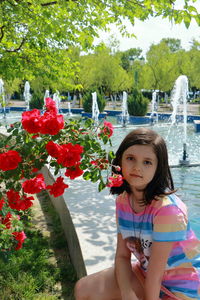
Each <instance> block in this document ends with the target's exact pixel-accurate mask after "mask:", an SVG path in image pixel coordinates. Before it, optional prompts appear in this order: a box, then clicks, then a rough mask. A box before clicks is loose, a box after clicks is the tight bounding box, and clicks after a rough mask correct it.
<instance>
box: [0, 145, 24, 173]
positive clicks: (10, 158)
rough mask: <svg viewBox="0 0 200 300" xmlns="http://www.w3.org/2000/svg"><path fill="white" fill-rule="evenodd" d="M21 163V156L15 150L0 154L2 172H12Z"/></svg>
mask: <svg viewBox="0 0 200 300" xmlns="http://www.w3.org/2000/svg"><path fill="white" fill-rule="evenodd" d="M21 161H22V158H21V156H20V155H19V153H18V152H17V151H15V150H9V151H7V152H4V153H1V154H0V169H1V170H3V171H8V170H14V169H16V168H17V167H18V164H19V163H20V162H21Z"/></svg>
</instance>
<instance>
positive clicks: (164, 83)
mask: <svg viewBox="0 0 200 300" xmlns="http://www.w3.org/2000/svg"><path fill="white" fill-rule="evenodd" d="M175 55H176V53H172V52H171V51H170V48H169V47H168V46H167V45H166V43H165V42H163V41H162V42H160V43H159V44H157V45H152V46H151V47H150V49H149V51H148V52H147V55H146V59H147V63H146V66H145V68H144V70H145V72H144V70H143V72H142V76H143V82H144V88H146V89H158V90H161V91H169V90H170V89H171V88H172V87H173V84H174V81H175V79H176V78H177V77H178V75H180V74H179V72H178V69H177V68H176V60H175V58H176V56H175Z"/></svg>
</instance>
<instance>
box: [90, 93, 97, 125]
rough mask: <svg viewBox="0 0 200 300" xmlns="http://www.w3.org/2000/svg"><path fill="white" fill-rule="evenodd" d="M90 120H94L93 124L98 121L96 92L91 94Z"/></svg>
mask: <svg viewBox="0 0 200 300" xmlns="http://www.w3.org/2000/svg"><path fill="white" fill-rule="evenodd" d="M92 119H94V121H95V123H98V121H99V107H98V103H97V93H96V92H94V93H92Z"/></svg>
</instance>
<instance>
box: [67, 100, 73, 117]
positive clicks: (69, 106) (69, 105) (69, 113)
mask: <svg viewBox="0 0 200 300" xmlns="http://www.w3.org/2000/svg"><path fill="white" fill-rule="evenodd" d="M67 106H68V113H67V114H68V116H71V115H72V112H71V103H70V102H67Z"/></svg>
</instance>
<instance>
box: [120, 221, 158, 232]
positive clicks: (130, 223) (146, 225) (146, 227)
mask: <svg viewBox="0 0 200 300" xmlns="http://www.w3.org/2000/svg"><path fill="white" fill-rule="evenodd" d="M118 221H119V225H120V226H122V227H127V229H128V228H133V229H134V228H135V230H137V229H140V230H152V223H149V222H143V223H142V224H141V222H139V223H136V222H133V221H129V220H125V219H122V218H118Z"/></svg>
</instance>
